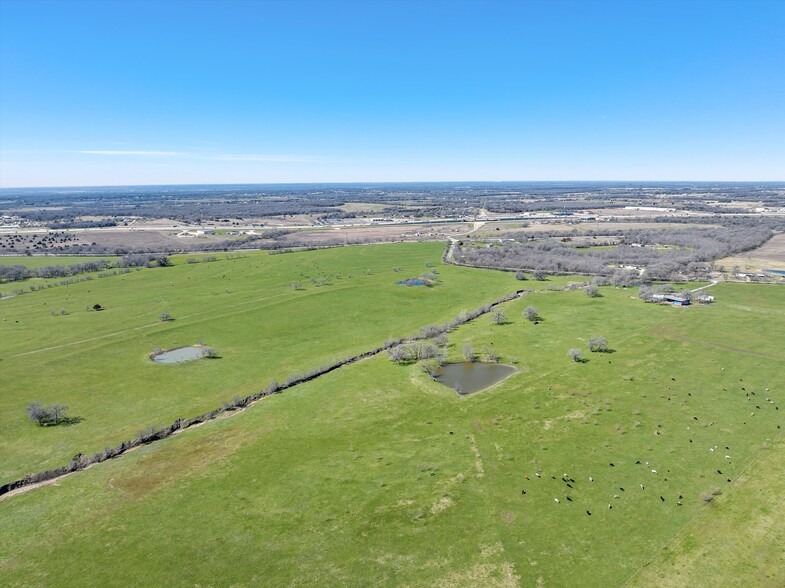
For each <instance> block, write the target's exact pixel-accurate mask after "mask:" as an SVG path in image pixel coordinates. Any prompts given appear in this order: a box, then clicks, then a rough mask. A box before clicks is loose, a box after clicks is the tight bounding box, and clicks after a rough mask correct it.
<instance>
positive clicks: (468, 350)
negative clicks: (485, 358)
mask: <svg viewBox="0 0 785 588" xmlns="http://www.w3.org/2000/svg"><path fill="white" fill-rule="evenodd" d="M463 357H464V359H466V361H471V362H475V361H477V356H476V355H475V354H474V348H473V347H472V346H471V344H470V343H467V344H466V345H464V346H463Z"/></svg>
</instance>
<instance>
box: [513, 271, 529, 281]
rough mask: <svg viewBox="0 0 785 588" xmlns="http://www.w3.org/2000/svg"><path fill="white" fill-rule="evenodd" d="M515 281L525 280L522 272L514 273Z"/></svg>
mask: <svg viewBox="0 0 785 588" xmlns="http://www.w3.org/2000/svg"><path fill="white" fill-rule="evenodd" d="M515 279H516V280H520V281H521V282H522V281H524V280H525V279H526V274H525V273H523V272H522V271H517V272H515Z"/></svg>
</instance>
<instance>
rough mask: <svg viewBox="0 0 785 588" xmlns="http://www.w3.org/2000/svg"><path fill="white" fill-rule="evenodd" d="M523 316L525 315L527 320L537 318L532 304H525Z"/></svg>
mask: <svg viewBox="0 0 785 588" xmlns="http://www.w3.org/2000/svg"><path fill="white" fill-rule="evenodd" d="M523 316H525V317H526V320H528V321H534V320H536V319H537V309H536V308H534V307H533V306H527V307H526V308H525V309H524V311H523Z"/></svg>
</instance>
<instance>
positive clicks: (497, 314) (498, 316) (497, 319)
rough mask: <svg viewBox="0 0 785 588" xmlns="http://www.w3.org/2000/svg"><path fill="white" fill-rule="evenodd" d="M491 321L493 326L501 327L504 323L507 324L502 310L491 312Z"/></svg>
mask: <svg viewBox="0 0 785 588" xmlns="http://www.w3.org/2000/svg"><path fill="white" fill-rule="evenodd" d="M491 321H492V322H493V324H495V325H503V324H504V323H506V322H507V315H506V314H504V311H503V310H495V311H494V312H493V317H492V318H491Z"/></svg>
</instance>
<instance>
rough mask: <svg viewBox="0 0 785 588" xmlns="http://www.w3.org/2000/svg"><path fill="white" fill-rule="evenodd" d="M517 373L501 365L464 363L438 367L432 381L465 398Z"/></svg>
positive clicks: (513, 368)
mask: <svg viewBox="0 0 785 588" xmlns="http://www.w3.org/2000/svg"><path fill="white" fill-rule="evenodd" d="M517 371H518V368H516V367H513V366H511V365H504V364H503V363H485V362H481V361H475V362H469V361H466V362H462V363H449V364H447V365H444V366H442V367H440V368H439V371H438V372H436V377H435V378H434V379H435V380H436V381H437V382H440V383H442V384H444V385H445V386H449V387H450V388H452V389H453V390H455V391H456V392H457V393H458V394H459V395H461V396H467V395H469V394H474V393H475V392H480V391H481V390H485V389H486V388H490V387H491V386H493V385H494V384H498V383H499V382H501V381H502V380H504V379H505V378H508V377H509V376H511V375H512V374H514V373H515V372H517Z"/></svg>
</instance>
